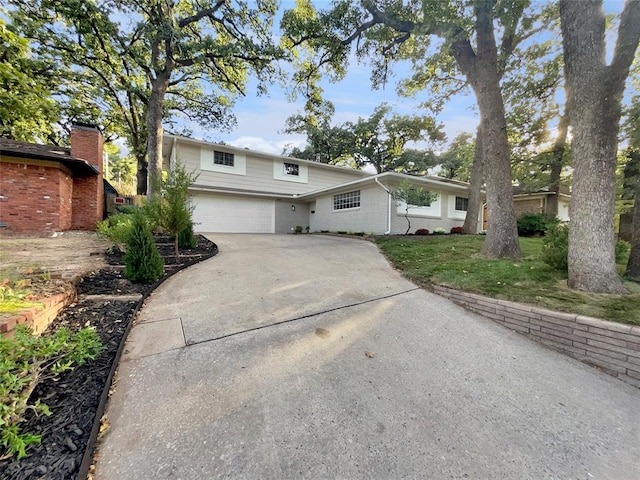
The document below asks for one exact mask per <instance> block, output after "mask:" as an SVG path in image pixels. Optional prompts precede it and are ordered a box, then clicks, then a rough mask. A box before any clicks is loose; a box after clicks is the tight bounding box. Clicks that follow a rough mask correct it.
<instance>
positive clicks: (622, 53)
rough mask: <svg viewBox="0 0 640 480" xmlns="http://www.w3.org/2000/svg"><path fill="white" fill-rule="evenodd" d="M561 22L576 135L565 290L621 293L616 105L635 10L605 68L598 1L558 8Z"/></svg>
mask: <svg viewBox="0 0 640 480" xmlns="http://www.w3.org/2000/svg"><path fill="white" fill-rule="evenodd" d="M560 17H561V22H562V40H563V42H562V43H563V50H564V62H565V72H566V79H567V90H568V93H569V98H568V100H569V101H568V105H569V114H570V117H571V119H570V123H571V125H572V127H573V141H572V163H573V168H574V174H573V190H572V200H571V208H570V211H569V213H570V217H571V221H570V226H569V252H568V257H567V259H568V264H569V279H568V285H569V287H570V288H573V289H576V290H583V291H588V292H599V293H624V292H625V288H624V286H623V285H622V281H621V280H620V277H619V276H618V273H617V272H616V263H615V238H614V214H615V197H616V177H615V168H616V153H617V146H618V142H617V135H618V129H619V123H620V108H621V107H620V102H621V99H622V93H623V90H624V83H625V80H626V78H627V76H628V73H629V66H630V65H631V61H632V60H633V56H634V53H635V50H636V48H637V45H638V38H639V37H640V2H638V1H637V0H632V1H629V2H627V4H626V6H625V9H624V11H623V14H622V18H621V22H620V28H619V33H618V42H617V44H616V49H615V52H614V58H613V61H612V64H611V66H610V67H607V65H606V63H605V16H604V10H603V8H602V0H589V1H586V0H585V1H581V2H576V1H573V0H561V1H560Z"/></svg>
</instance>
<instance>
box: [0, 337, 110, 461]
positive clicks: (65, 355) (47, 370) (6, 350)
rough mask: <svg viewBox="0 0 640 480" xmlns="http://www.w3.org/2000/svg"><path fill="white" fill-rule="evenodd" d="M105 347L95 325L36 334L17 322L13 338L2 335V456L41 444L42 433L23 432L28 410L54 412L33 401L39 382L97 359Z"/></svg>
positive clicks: (0, 411) (0, 364) (0, 414)
mask: <svg viewBox="0 0 640 480" xmlns="http://www.w3.org/2000/svg"><path fill="white" fill-rule="evenodd" d="M102 348H103V347H102V344H101V343H100V340H99V339H98V335H97V334H96V332H95V330H94V329H92V328H83V329H82V330H80V331H79V332H77V333H75V334H71V333H70V332H69V330H68V329H66V328H61V329H60V330H58V331H57V332H55V333H53V334H46V333H45V334H43V335H40V336H34V335H33V334H32V333H31V330H30V329H29V328H28V327H26V326H25V325H18V326H17V327H16V330H15V335H14V336H13V337H11V338H9V337H5V336H0V359H1V361H0V447H1V449H0V459H2V458H9V457H12V456H13V455H16V454H17V456H18V458H22V457H24V456H26V455H27V453H26V448H27V447H28V446H29V445H30V444H33V443H40V439H41V436H40V435H33V434H29V433H22V432H21V431H20V422H22V421H23V420H24V414H25V412H26V411H27V410H33V411H34V412H35V413H36V414H44V415H50V414H51V411H50V410H49V408H48V407H47V405H45V404H44V403H42V402H40V400H36V401H35V402H33V401H30V397H31V394H32V392H33V390H34V389H35V388H36V386H37V384H38V382H40V381H42V380H45V379H57V378H58V376H59V375H60V373H62V372H64V371H67V370H73V369H74V368H75V367H76V366H77V365H82V364H84V363H85V362H86V361H87V360H90V359H94V358H96V357H97V356H98V354H99V353H100V352H101V351H102Z"/></svg>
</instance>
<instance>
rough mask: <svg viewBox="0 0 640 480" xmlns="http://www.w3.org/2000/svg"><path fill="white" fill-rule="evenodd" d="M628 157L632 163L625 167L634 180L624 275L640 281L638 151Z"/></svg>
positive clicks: (639, 175) (639, 168) (639, 169)
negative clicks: (629, 237)
mask: <svg viewBox="0 0 640 480" xmlns="http://www.w3.org/2000/svg"><path fill="white" fill-rule="evenodd" d="M629 157H630V159H629V162H633V165H627V167H628V168H629V170H630V171H632V172H635V182H634V187H633V197H634V198H633V202H634V203H633V210H632V212H633V213H632V226H631V232H632V233H631V254H630V255H629V261H628V262H627V270H626V272H625V275H626V276H627V277H629V278H631V279H632V280H635V281H636V282H640V201H638V199H640V152H630V154H629ZM625 170H627V169H625Z"/></svg>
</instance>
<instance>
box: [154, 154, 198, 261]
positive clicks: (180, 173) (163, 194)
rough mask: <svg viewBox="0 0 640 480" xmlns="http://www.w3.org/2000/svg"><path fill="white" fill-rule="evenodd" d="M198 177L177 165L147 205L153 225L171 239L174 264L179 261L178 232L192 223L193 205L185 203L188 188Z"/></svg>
mask: <svg viewBox="0 0 640 480" xmlns="http://www.w3.org/2000/svg"><path fill="white" fill-rule="evenodd" d="M197 178H198V175H195V174H194V173H188V172H187V171H186V169H185V168H184V166H183V165H182V164H180V163H177V164H176V165H175V166H174V167H173V168H172V169H171V170H169V173H168V175H167V177H166V179H164V180H163V181H162V185H161V187H160V188H159V189H158V191H159V192H160V194H159V195H157V196H156V197H154V198H152V199H151V201H150V202H149V203H148V204H147V212H148V215H149V216H150V217H151V218H152V219H153V221H154V223H155V224H156V225H158V226H159V227H160V228H162V230H163V231H164V232H165V233H167V234H168V235H169V236H171V238H173V240H174V242H173V246H174V252H175V256H176V263H178V262H179V261H180V240H179V237H180V232H182V231H183V230H184V229H185V228H188V227H189V225H192V228H193V221H192V219H191V215H192V214H193V209H194V206H193V205H189V204H188V202H187V195H188V190H189V186H190V185H191V184H192V183H193V182H195V181H196V179H197Z"/></svg>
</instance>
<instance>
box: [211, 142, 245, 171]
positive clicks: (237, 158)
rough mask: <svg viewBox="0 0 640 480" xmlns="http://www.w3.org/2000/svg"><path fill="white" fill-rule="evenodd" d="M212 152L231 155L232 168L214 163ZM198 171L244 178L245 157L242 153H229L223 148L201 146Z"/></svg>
mask: <svg viewBox="0 0 640 480" xmlns="http://www.w3.org/2000/svg"><path fill="white" fill-rule="evenodd" d="M214 152H224V153H231V154H232V155H233V167H232V166H230V165H218V164H216V163H214V162H213V156H214ZM200 170H202V171H205V172H218V173H229V174H231V175H242V176H244V175H246V174H247V156H246V155H245V154H244V153H236V152H229V151H228V150H227V149H225V148H217V147H216V148H213V146H211V147H207V146H204V145H202V146H201V147H200Z"/></svg>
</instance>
